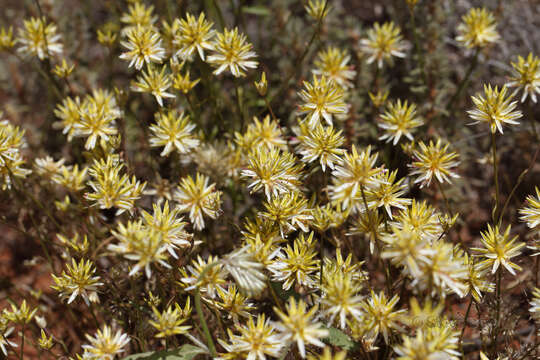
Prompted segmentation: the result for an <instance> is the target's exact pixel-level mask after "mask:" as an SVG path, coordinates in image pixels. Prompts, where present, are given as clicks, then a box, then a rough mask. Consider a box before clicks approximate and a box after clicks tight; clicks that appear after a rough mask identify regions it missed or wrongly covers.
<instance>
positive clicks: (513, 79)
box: [506, 53, 540, 103]
mask: <svg viewBox="0 0 540 360" xmlns="http://www.w3.org/2000/svg"><path fill="white" fill-rule="evenodd" d="M512 68H513V72H512V76H510V78H509V82H508V83H507V84H506V86H508V87H516V88H518V89H519V90H521V91H522V92H523V95H521V102H524V101H525V100H527V96H530V97H531V100H532V101H533V102H534V103H536V94H540V59H539V58H538V57H536V56H533V54H532V53H529V56H527V58H526V59H524V58H522V57H521V56H518V61H517V62H513V63H512Z"/></svg>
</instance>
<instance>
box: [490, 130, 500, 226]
mask: <svg viewBox="0 0 540 360" xmlns="http://www.w3.org/2000/svg"><path fill="white" fill-rule="evenodd" d="M496 140H497V134H496V132H493V131H492V132H491V151H492V156H493V179H494V181H495V205H494V206H493V211H492V212H491V217H492V220H493V222H495V214H496V213H497V208H498V206H499V196H500V194H499V169H498V164H497V141H496Z"/></svg>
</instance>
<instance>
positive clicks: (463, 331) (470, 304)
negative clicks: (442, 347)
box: [459, 295, 474, 353]
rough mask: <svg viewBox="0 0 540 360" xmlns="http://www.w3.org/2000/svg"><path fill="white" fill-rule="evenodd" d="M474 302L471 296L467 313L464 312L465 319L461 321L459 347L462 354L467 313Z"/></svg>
mask: <svg viewBox="0 0 540 360" xmlns="http://www.w3.org/2000/svg"><path fill="white" fill-rule="evenodd" d="M473 301H474V297H472V295H471V300H470V301H469V305H468V306H467V311H466V312H465V318H464V319H463V328H462V329H461V335H460V336H459V347H460V348H461V352H462V353H463V335H464V334H465V329H467V320H468V319H469V313H470V312H471V307H472V304H473Z"/></svg>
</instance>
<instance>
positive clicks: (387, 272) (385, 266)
mask: <svg viewBox="0 0 540 360" xmlns="http://www.w3.org/2000/svg"><path fill="white" fill-rule="evenodd" d="M360 192H361V193H362V200H363V201H364V207H365V210H366V213H367V216H368V222H369V227H370V230H371V233H372V235H373V237H374V238H375V247H376V248H377V253H378V258H379V262H380V264H381V266H382V267H383V269H384V279H385V283H386V290H387V291H388V294H392V280H391V279H390V270H389V268H388V264H387V263H386V262H385V261H384V260H383V259H382V258H381V253H382V249H381V245H380V244H379V238H378V236H377V229H376V228H375V227H374V225H375V224H373V221H372V218H371V211H370V210H369V208H368V204H367V200H366V193H365V191H364V186H363V185H362V186H360ZM375 226H376V225H375Z"/></svg>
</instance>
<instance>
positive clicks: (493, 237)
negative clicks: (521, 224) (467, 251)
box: [472, 224, 525, 275]
mask: <svg viewBox="0 0 540 360" xmlns="http://www.w3.org/2000/svg"><path fill="white" fill-rule="evenodd" d="M510 229H511V226H510V225H508V227H507V228H506V230H505V231H504V233H503V234H501V232H500V229H499V225H495V226H493V227H492V226H491V225H490V224H488V229H487V231H484V232H482V233H481V235H482V245H484V247H483V248H474V249H472V250H475V251H476V252H477V255H476V256H478V257H480V258H481V259H482V261H481V262H480V269H482V270H488V269H489V268H491V273H492V274H494V273H495V272H496V271H497V269H498V268H499V265H502V266H504V268H505V269H506V270H508V271H509V272H510V273H511V274H512V275H515V274H516V272H515V270H518V271H521V267H520V266H519V265H517V264H515V263H513V262H512V261H510V260H511V259H512V258H513V257H516V256H518V255H519V254H520V253H521V249H522V248H523V247H525V243H523V242H517V239H518V236H517V235H516V236H513V237H510Z"/></svg>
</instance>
